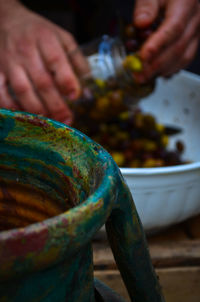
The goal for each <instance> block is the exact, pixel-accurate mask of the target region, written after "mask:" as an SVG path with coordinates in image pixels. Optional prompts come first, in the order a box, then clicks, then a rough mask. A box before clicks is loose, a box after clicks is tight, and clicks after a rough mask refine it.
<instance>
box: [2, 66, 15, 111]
mask: <svg viewBox="0 0 200 302" xmlns="http://www.w3.org/2000/svg"><path fill="white" fill-rule="evenodd" d="M0 107H1V108H6V109H13V110H18V109H19V107H18V106H17V104H16V103H15V101H14V100H13V99H12V98H11V96H10V94H9V92H8V86H7V83H6V77H5V75H4V74H3V73H2V72H0Z"/></svg>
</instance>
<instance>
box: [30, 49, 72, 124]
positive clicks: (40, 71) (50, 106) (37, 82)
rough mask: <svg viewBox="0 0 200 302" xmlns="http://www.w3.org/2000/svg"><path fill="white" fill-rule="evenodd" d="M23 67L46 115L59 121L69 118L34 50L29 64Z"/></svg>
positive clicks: (60, 97)
mask: <svg viewBox="0 0 200 302" xmlns="http://www.w3.org/2000/svg"><path fill="white" fill-rule="evenodd" d="M24 68H26V70H27V74H28V76H29V78H30V80H31V82H32V86H33V87H34V88H35V91H36V93H37V97H38V99H39V100H40V102H42V104H43V105H44V107H45V109H46V110H47V112H48V116H49V117H52V118H54V119H57V120H59V121H63V120H66V119H69V115H70V110H69V109H68V107H67V105H66V103H65V102H64V99H63V97H62V96H61V94H60V93H59V90H58V89H57V87H56V86H55V83H54V81H53V79H52V77H51V75H50V74H49V72H48V71H47V70H46V68H45V66H44V64H43V61H42V58H41V57H40V56H39V53H38V52H37V51H36V50H35V51H33V52H32V57H31V58H29V64H28V65H25V66H24Z"/></svg>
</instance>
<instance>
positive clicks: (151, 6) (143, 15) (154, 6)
mask: <svg viewBox="0 0 200 302" xmlns="http://www.w3.org/2000/svg"><path fill="white" fill-rule="evenodd" d="M159 9H160V1H159V0H137V1H136V3H135V7H134V12H133V20H134V24H135V26H137V27H140V28H143V27H147V26H149V25H150V24H151V23H152V22H153V21H154V20H155V19H156V17H157V15H158V12H159Z"/></svg>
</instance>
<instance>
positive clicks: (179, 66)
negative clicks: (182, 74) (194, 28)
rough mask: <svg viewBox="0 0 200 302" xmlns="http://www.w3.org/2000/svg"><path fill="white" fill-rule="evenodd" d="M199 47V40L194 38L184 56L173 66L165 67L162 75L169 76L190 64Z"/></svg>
mask: <svg viewBox="0 0 200 302" xmlns="http://www.w3.org/2000/svg"><path fill="white" fill-rule="evenodd" d="M197 48H198V40H197V39H193V40H192V41H191V42H190V44H189V46H188V48H186V50H185V51H184V53H183V56H182V57H181V58H180V59H178V60H177V62H176V63H175V64H174V65H173V66H172V67H171V68H167V69H164V70H163V71H162V75H163V76H164V77H169V76H171V75H173V74H174V73H176V72H178V71H179V70H180V69H182V68H185V67H187V66H188V64H189V63H190V62H191V58H193V57H194V56H195V53H196V50H197Z"/></svg>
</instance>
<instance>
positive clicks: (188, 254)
mask: <svg viewBox="0 0 200 302" xmlns="http://www.w3.org/2000/svg"><path fill="white" fill-rule="evenodd" d="M147 240H148V243H149V250H150V254H151V258H152V262H153V265H154V267H155V269H156V273H157V275H158V276H159V280H160V284H161V286H162V288H163V293H164V296H165V299H166V302H200V215H199V216H196V217H193V218H191V219H189V220H187V221H185V222H184V223H181V224H178V225H176V226H173V227H171V228H169V229H167V230H165V231H162V232H160V233H159V234H156V235H151V236H147ZM93 248H94V269H95V276H96V277H97V278H98V279H100V280H102V281H103V282H105V283H106V284H107V285H108V286H110V287H111V288H112V289H114V290H115V291H116V292H118V293H119V294H120V295H121V296H123V297H124V298H126V300H127V301H130V300H129V298H128V294H127V291H126V289H125V286H124V284H123V282H122V280H121V276H120V273H119V271H118V269H117V267H116V264H115V261H114V259H113V256H112V252H111V250H110V248H109V244H108V242H107V241H106V238H105V236H103V237H101V238H99V239H98V240H95V241H94V244H93Z"/></svg>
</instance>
